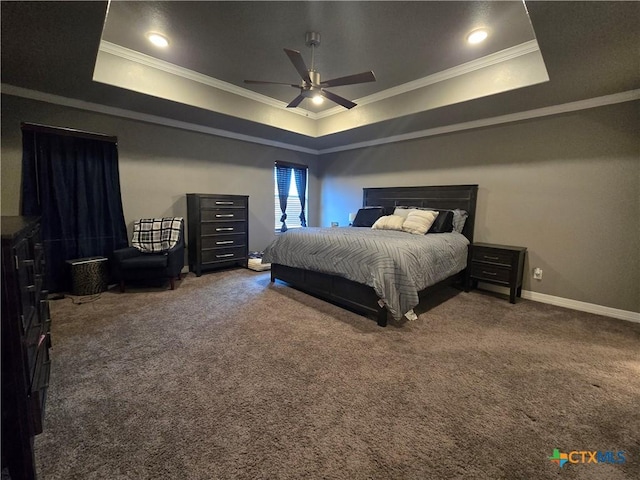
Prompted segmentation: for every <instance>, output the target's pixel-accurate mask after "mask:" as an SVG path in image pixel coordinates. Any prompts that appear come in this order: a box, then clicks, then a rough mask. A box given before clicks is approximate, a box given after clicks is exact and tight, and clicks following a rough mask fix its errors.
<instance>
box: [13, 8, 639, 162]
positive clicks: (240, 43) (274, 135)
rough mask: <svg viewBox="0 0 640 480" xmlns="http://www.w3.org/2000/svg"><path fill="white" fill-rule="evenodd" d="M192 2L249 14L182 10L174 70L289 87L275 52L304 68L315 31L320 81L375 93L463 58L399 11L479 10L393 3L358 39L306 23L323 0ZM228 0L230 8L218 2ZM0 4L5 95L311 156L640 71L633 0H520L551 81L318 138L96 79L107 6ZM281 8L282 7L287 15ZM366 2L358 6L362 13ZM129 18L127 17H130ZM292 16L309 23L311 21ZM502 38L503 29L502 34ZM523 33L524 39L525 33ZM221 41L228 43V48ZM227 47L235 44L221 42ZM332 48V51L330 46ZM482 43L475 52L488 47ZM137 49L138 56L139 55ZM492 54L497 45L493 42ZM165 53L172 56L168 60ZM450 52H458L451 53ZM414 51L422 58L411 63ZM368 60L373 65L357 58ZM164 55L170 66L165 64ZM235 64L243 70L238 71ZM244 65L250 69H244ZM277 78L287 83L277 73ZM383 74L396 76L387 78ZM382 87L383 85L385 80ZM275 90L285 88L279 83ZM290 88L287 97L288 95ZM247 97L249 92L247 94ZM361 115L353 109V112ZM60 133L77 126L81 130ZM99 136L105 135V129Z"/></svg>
mask: <svg viewBox="0 0 640 480" xmlns="http://www.w3.org/2000/svg"><path fill="white" fill-rule="evenodd" d="M129 3H130V2H118V3H117V4H113V5H111V7H114V6H116V5H117V6H120V5H125V6H126V5H129ZM174 3H175V4H180V5H183V7H194V5H191V4H189V3H188V2H163V3H160V4H159V7H158V8H159V9H160V10H162V9H163V8H164V9H169V8H173V7H177V5H174ZM202 3H203V5H199V4H198V3H196V4H195V7H196V8H200V7H202V8H204V7H205V5H206V4H209V3H212V4H215V5H218V6H219V7H220V8H231V9H233V8H240V9H248V10H249V13H247V16H245V15H244V14H243V15H239V14H236V15H235V16H230V17H229V16H226V15H221V16H219V18H216V19H213V20H212V19H207V20H205V19H204V18H200V17H201V15H199V14H198V15H196V14H194V13H193V12H194V11H195V10H193V9H192V8H186V10H187V11H186V12H185V15H191V16H192V17H193V16H195V17H197V18H195V19H194V20H193V22H191V23H190V22H187V25H189V29H188V30H189V31H188V32H186V33H185V32H183V31H182V30H181V32H182V33H180V34H177V33H176V31H175V30H173V29H172V28H173V27H172V24H169V25H168V26H167V27H168V29H167V30H166V31H167V32H168V35H169V36H170V37H171V40H172V45H173V47H172V48H174V50H171V52H174V51H175V49H178V48H179V49H181V52H182V55H180V60H179V61H180V62H181V63H182V62H184V63H182V64H183V65H185V66H187V67H188V68H190V69H193V70H195V71H200V70H201V71H202V72H204V73H206V74H209V75H217V76H218V77H220V78H221V79H225V80H226V81H228V82H230V83H233V84H236V85H238V82H239V81H240V80H242V79H244V78H251V77H254V78H265V79H273V80H276V81H277V80H285V81H288V80H289V77H288V76H287V75H291V76H292V77H293V79H295V80H297V78H296V75H295V70H294V69H293V67H292V66H291V65H290V64H289V63H288V61H287V58H286V56H285V55H284V53H283V52H282V48H283V47H289V48H296V49H300V50H301V51H302V52H303V54H304V56H305V59H307V60H308V61H309V55H308V52H307V51H306V50H307V49H306V47H305V46H304V33H305V31H306V30H308V29H314V30H318V31H320V32H321V34H322V45H321V46H320V48H319V49H318V51H317V65H318V69H323V71H322V75H323V76H324V77H325V78H327V77H330V76H332V75H336V76H341V75H344V74H349V73H355V72H358V71H362V70H368V69H372V70H374V71H376V74H377V75H378V77H379V78H380V80H379V82H377V83H376V84H375V85H362V86H359V87H358V88H360V87H366V88H385V87H384V86H385V85H388V84H393V83H396V82H403V81H406V80H407V79H410V78H411V77H415V76H416V75H418V76H419V75H424V74H428V73H429V72H431V71H433V69H442V68H446V67H447V65H452V64H456V63H458V62H460V61H463V59H462V58H461V57H459V56H456V54H455V53H452V51H451V49H450V48H449V47H450V45H449V44H448V42H444V40H443V39H444V38H449V39H451V38H454V37H455V38H456V39H459V36H458V34H457V33H455V32H453V31H452V30H451V28H449V27H447V28H445V29H444V30H445V35H448V36H446V37H442V36H441V37H438V38H434V37H431V33H432V32H433V29H434V28H435V29H437V28H439V27H432V28H431V29H429V28H426V25H427V24H428V22H426V21H425V16H426V18H427V19H429V18H435V17H437V16H438V15H440V14H438V15H436V14H435V13H434V14H430V13H429V12H428V11H427V13H425V14H424V15H423V16H419V15H413V14H411V15H409V16H410V17H411V18H409V19H407V18H403V15H404V12H405V10H404V9H405V8H409V9H411V8H425V9H434V10H433V11H436V10H437V11H440V10H447V9H450V8H453V7H455V8H454V10H457V9H460V11H461V12H462V11H467V12H468V11H472V12H473V11H474V9H479V10H478V11H480V12H482V8H480V5H482V4H480V3H476V2H409V3H405V2H390V3H391V7H388V8H390V10H387V11H386V12H385V13H384V15H382V17H383V18H380V19H378V20H379V21H378V22H377V24H378V25H380V24H382V25H384V24H385V23H386V22H388V24H389V25H392V26H393V28H392V31H391V32H389V31H386V33H384V34H383V33H382V30H381V29H383V28H384V27H379V28H380V29H379V30H377V31H375V30H371V31H369V33H367V34H364V33H362V32H364V31H366V30H367V23H365V21H363V20H362V18H364V17H361V16H358V15H354V14H344V13H341V14H339V15H338V14H336V13H335V10H331V9H329V13H328V14H326V15H329V17H332V22H329V23H326V24H323V25H319V24H315V23H311V20H313V19H314V18H315V16H316V15H318V14H317V13H316V12H315V10H314V9H316V10H317V9H320V8H321V9H328V7H329V4H328V3H326V4H325V2H282V4H281V5H277V6H278V8H280V7H282V8H284V9H285V10H286V12H287V13H285V14H283V15H284V16H282V17H279V19H278V21H277V22H276V26H275V27H274V25H271V26H267V25H266V24H265V22H264V17H261V16H258V17H254V16H253V12H256V11H257V8H258V7H260V8H262V7H265V5H268V4H264V3H262V2H258V3H254V2H222V4H217V3H215V2H202ZM227 3H229V5H226V4H227ZM371 3H377V2H371ZM503 3H504V2H495V4H493V3H492V4H491V5H489V7H491V8H504V5H502V4H503ZM0 5H1V12H0V13H1V14H0V20H1V23H2V25H1V27H2V28H1V30H0V34H1V38H2V44H1V47H2V48H1V49H0V53H1V56H2V68H1V74H2V91H3V93H9V94H15V95H22V96H27V97H30V98H44V99H45V100H46V99H49V100H50V101H60V102H63V103H64V102H67V104H74V103H73V102H76V103H75V104H77V105H78V108H84V107H83V105H94V106H96V105H98V106H104V107H105V108H116V109H122V111H127V112H135V113H137V114H140V115H152V116H154V117H162V118H165V119H167V120H168V121H170V122H186V123H189V124H191V125H195V126H201V127H203V128H206V129H219V130H221V131H222V130H224V131H229V132H237V133H241V134H246V135H252V136H255V137H259V138H264V139H268V140H270V141H277V142H282V143H287V144H290V145H294V146H299V147H302V148H309V149H314V150H322V149H328V148H334V147H339V146H341V145H350V144H353V143H356V142H366V141H371V140H375V139H380V138H383V137H386V136H390V135H402V134H407V133H411V132H416V131H420V130H422V129H433V128H441V127H446V126H447V125H452V124H459V123H463V122H469V121H474V120H478V119H483V118H487V117H496V116H500V115H507V114H513V113H517V112H523V111H527V110H532V109H540V108H543V107H549V106H553V105H559V104H564V103H567V102H576V101H581V100H585V99H591V98H594V97H601V96H605V95H612V94H618V93H620V92H629V91H635V90H637V89H640V75H639V74H638V72H640V56H639V55H638V51H639V50H640V29H638V18H640V2H597V1H588V2H573V1H572V2H549V1H542V2H527V3H526V9H527V11H528V12H529V16H530V19H531V24H532V26H533V29H534V30H535V36H536V40H537V43H538V45H539V47H540V51H541V52H542V56H543V58H544V62H545V64H546V67H547V71H548V74H549V78H550V80H549V81H548V82H545V83H540V84H537V85H533V86H530V87H526V88H521V89H517V90H512V91H507V92H504V93H500V94H496V95H492V96H487V97H484V98H477V99H473V100H469V101H465V102H461V103H458V104H453V105H449V106H445V107H442V108H437V109H432V110H429V111H423V112H419V113H415V114H412V115H408V116H405V117H402V118H396V119H390V120H387V121H381V122H379V123H377V124H370V125H365V126H362V125H360V126H358V125H357V124H354V128H353V129H351V130H349V131H344V132H340V133H337V134H333V135H327V136H324V137H321V138H310V137H308V136H305V135H300V134H296V133H292V132H290V131H287V130H284V129H281V128H278V127H274V126H269V125H266V124H260V123H256V122H252V121H250V120H243V119H241V118H238V117H234V116H231V115H227V114H223V113H220V112H215V111H210V110H205V109H202V108H198V107H196V106H189V105H184V104H180V103H176V102H175V101H168V100H166V99H162V98H157V97H154V96H151V95H145V94H142V93H136V92H133V91H130V90H124V89H122V88H119V87H115V86H112V85H106V84H102V83H97V82H94V81H93V72H94V67H95V64H96V57H97V55H98V50H99V47H100V42H101V37H102V31H103V26H104V25H105V18H106V14H107V7H108V4H107V3H105V2H98V1H88V2H83V1H75V2H17V1H9V2H2V3H1V4H0ZM506 5H507V6H508V7H514V8H515V6H519V7H520V8H521V7H522V4H521V3H519V2H510V3H508V4H506ZM130 6H131V7H135V6H138V7H140V8H146V7H149V6H150V5H146V4H144V3H143V4H142V5H141V6H140V5H138V4H131V5H130ZM287 6H288V8H285V7H287ZM374 6H375V5H374ZM334 7H336V8H337V7H339V8H343V9H347V10H348V9H351V10H353V9H356V8H357V7H363V4H361V3H356V2H346V4H345V5H342V4H341V3H338V4H334ZM368 7H369V3H368V2H367V3H366V5H364V8H368ZM208 8H210V7H208ZM296 9H307V10H308V12H307V13H306V14H305V15H306V17H299V16H297V15H294V14H293V13H291V12H294V11H295V10H296ZM494 11H495V10H494ZM190 12H191V13H190ZM332 12H334V13H332ZM454 16H455V12H454ZM458 16H460V17H462V16H463V15H462V14H460V15H458ZM131 17H132V18H133V14H132V15H131ZM494 17H495V16H494ZM494 17H492V18H494ZM158 18H162V17H158ZM171 18H174V17H171ZM300 18H307V19H309V22H305V21H303V20H300ZM443 18H444V14H443V16H442V19H441V22H442V23H443V24H444V23H445V20H443ZM496 18H497V17H496ZM401 20H402V21H401ZM371 21H375V19H373V20H372V19H370V18H367V22H371ZM403 22H406V23H403ZM503 23H504V22H503ZM436 24H438V22H436ZM141 28H144V29H146V28H147V27H146V26H143V27H140V26H136V28H135V30H134V29H130V32H131V33H130V34H131V35H133V36H136V35H137V32H139V31H140V30H141ZM459 28H460V30H461V31H464V30H465V29H466V28H467V27H463V26H462V25H461V26H460V27H459ZM493 28H494V27H492V29H493ZM527 28H528V27H527ZM215 29H223V30H224V31H226V32H229V33H228V36H224V35H223V36H222V40H220V41H222V42H223V45H224V46H223V48H220V47H216V46H215V45H211V44H209V45H204V46H199V45H192V44H190V43H184V42H183V40H182V38H183V37H182V35H186V36H185V37H184V38H191V37H189V35H192V36H193V38H205V37H206V36H207V35H208V33H207V31H208V30H215ZM202 30H204V32H203V31H202ZM275 31H279V32H284V33H283V37H282V38H277V37H276V34H275V33H274V32H275ZM133 32H136V33H135V34H134V33H133ZM500 32H505V30H504V29H500ZM529 33H531V32H530V30H529ZM272 37H273V38H272ZM346 37H354V38H356V39H357V40H356V41H353V40H350V41H346V40H345V38H346ZM136 38H137V39H136V40H129V41H128V42H129V43H127V44H126V45H128V46H129V47H130V48H132V49H135V48H140V50H142V51H143V53H147V54H148V55H158V53H157V52H155V51H151V50H149V49H148V48H149V47H148V46H146V45H145V46H144V47H142V46H140V47H136V46H135V44H134V43H133V42H136V41H140V40H139V37H136ZM230 38H233V39H234V41H233V42H231V40H230ZM492 38H495V36H494V37H492ZM416 39H418V40H416ZM505 41H506V40H505ZM225 42H226V43H225ZM395 42H398V43H395ZM230 43H232V44H233V45H232V46H230V45H229V44H230ZM445 43H446V45H445ZM336 44H338V45H340V47H336V46H335V45H336ZM332 45H333V46H332ZM397 45H400V47H398V46H397ZM417 45H420V46H421V47H422V48H423V49H424V55H425V56H424V57H419V55H418V54H417V53H415V51H416V50H413V51H414V53H413V54H410V55H409V54H408V55H404V51H405V48H406V49H415V48H416V46H417ZM488 45H489V44H487V47H483V48H489V47H488ZM144 48H147V50H146V51H144ZM228 48H233V49H237V50H236V51H237V52H240V53H236V54H235V56H234V55H229V54H228V53H227V52H228V51H229V50H227V49H228ZM491 48H500V47H498V46H495V45H494V46H493V47H491ZM202 52H204V53H202ZM445 52H446V53H445ZM166 54H169V53H166ZM166 54H165V55H166ZM173 54H175V53H171V55H173ZM457 55H460V51H459V50H458V53H457ZM416 56H417V57H419V58H425V59H428V60H417V59H415V58H413V57H416ZM366 58H371V59H372V60H366ZM397 58H404V59H405V60H407V65H404V66H402V67H396V68H395V69H394V68H390V69H389V73H388V74H386V73H385V74H384V75H383V74H382V73H384V72H385V70H384V68H385V67H381V66H380V64H379V65H378V66H376V64H372V62H389V64H392V63H393V62H394V61H396V60H397ZM363 59H365V60H364V61H363V63H358V62H360V61H362V60H363ZM373 59H375V60H373ZM165 60H167V61H172V60H171V59H170V58H165ZM230 60H231V61H230ZM173 61H176V62H177V61H178V60H173ZM278 62H279V63H278ZM343 62H344V63H343ZM236 64H237V65H236ZM217 65H221V66H224V67H223V68H224V71H223V70H215V68H216V66H217ZM241 65H244V66H242V67H240V66H241ZM325 68H326V69H327V70H326V71H325V70H324V69H325ZM380 68H382V70H380ZM250 69H253V70H251V71H249V70H250ZM381 72H382V73H381ZM394 75H395V77H394ZM405 75H406V76H405ZM285 76H287V77H286V78H283V77H285ZM403 76H404V78H403ZM390 78H394V80H393V81H391V80H390ZM387 81H389V82H390V83H388V84H386V83H383V82H387ZM269 88H271V89H273V88H276V87H269ZM283 88H285V90H286V87H283ZM353 88H356V87H353ZM348 89H351V87H339V89H338V88H337V89H336V93H338V94H341V95H352V94H353V96H354V98H356V97H359V96H361V95H365V94H367V93H366V92H367V91H365V90H354V91H350V90H348ZM291 90H292V91H294V93H295V90H293V89H291ZM256 91H258V89H257V88H256ZM260 93H263V94H265V95H272V96H274V97H276V96H279V95H283V99H284V100H283V101H286V99H288V98H289V97H288V94H286V93H283V92H282V91H281V90H270V91H263V90H260ZM89 108H93V107H89ZM359 108H360V107H357V108H355V109H353V110H354V111H356V110H358V109H359ZM25 120H27V121H28V120H29V119H25ZM68 126H71V127H74V128H82V125H68ZM104 133H107V134H113V133H114V132H104Z"/></svg>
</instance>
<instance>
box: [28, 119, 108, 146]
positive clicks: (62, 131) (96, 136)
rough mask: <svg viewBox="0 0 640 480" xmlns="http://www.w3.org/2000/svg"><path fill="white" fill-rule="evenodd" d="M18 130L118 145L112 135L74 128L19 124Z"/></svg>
mask: <svg viewBox="0 0 640 480" xmlns="http://www.w3.org/2000/svg"><path fill="white" fill-rule="evenodd" d="M20 128H21V129H22V130H28V131H31V132H39V133H54V134H56V135H66V136H69V137H76V138H87V139H90V140H102V141H103V142H112V143H115V144H117V143H118V137H114V136H112V135H105V134H103V133H93V132H85V131H83V130H76V129H74V128H64V127H52V126H50V125H40V124H38V123H28V122H22V123H20Z"/></svg>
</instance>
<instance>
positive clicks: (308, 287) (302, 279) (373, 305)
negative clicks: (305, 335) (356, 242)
mask: <svg viewBox="0 0 640 480" xmlns="http://www.w3.org/2000/svg"><path fill="white" fill-rule="evenodd" d="M276 279H277V280H281V281H283V282H286V283H288V284H289V285H291V286H292V287H295V288H297V289H299V290H302V291H304V292H307V293H310V294H312V295H314V296H317V297H320V298H322V299H323V300H328V301H330V302H334V303H336V304H338V305H340V306H343V307H346V308H350V309H353V310H355V311H357V312H358V313H360V314H364V315H374V316H375V318H376V321H377V322H378V325H380V326H381V327H386V326H387V309H386V308H384V307H380V305H379V304H378V300H379V299H378V296H377V295H376V293H375V291H374V290H373V288H372V287H369V286H368V285H363V284H361V283H357V282H353V281H351V280H347V279H346V278H342V277H339V276H336V275H329V274H326V273H321V272H314V271H310V270H302V269H300V268H293V267H287V266H285V265H279V264H277V263H272V264H271V281H272V282H274V281H275V280H276Z"/></svg>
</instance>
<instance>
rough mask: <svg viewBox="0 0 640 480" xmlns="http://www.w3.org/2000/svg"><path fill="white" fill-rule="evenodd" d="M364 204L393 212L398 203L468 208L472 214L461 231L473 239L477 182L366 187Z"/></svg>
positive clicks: (387, 212) (414, 205)
mask: <svg viewBox="0 0 640 480" xmlns="http://www.w3.org/2000/svg"><path fill="white" fill-rule="evenodd" d="M362 191H363V196H362V205H363V206H365V207H384V209H385V215H391V214H392V213H393V210H394V208H395V207H397V206H403V207H431V208H435V209H437V208H446V209H450V210H453V209H456V208H459V209H461V210H466V211H467V212H468V213H469V217H468V218H467V221H466V223H465V224H464V230H463V231H462V234H463V235H464V236H465V237H467V238H468V239H469V241H470V242H473V230H474V227H475V221H476V200H477V197H478V185H435V186H428V187H379V188H363V189H362Z"/></svg>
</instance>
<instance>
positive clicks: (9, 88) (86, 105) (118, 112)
mask: <svg viewBox="0 0 640 480" xmlns="http://www.w3.org/2000/svg"><path fill="white" fill-rule="evenodd" d="M1 93H2V94H6V95H13V96H15V97H22V98H27V99H30V100H38V101H40V102H46V103H52V104H55V105H62V106H65V107H71V108H77V109H80V110H87V111H90V112H96V113H103V114H105V115H112V116H114V117H122V118H128V119H131V120H139V121H141V122H147V123H153V124H157V125H163V126H167V127H174V128H179V129H182V130H189V131H193V132H199V133H206V134H208V135H215V136H218V137H225V138H232V139H234V140H241V141H243V142H250V143H259V144H261V145H267V146H269V147H277V148H284V149H286V150H294V151H296V152H302V153H310V154H312V155H317V154H318V150H314V149H311V148H305V147H299V146H297V145H291V144H289V143H284V142H276V141H274V140H267V139H265V138H260V137H253V136H251V135H244V134H241V133H236V132H230V131H228V130H221V129H219V128H212V127H207V126H204V125H197V124H195V123H190V122H183V121H180V120H173V119H170V118H165V117H160V116H158V115H150V114H147V113H140V112H134V111H132V110H126V109H124V108H117V107H109V106H107V105H101V104H99V103H93V102H85V101H84V100H78V99H75V98H69V97H62V96H60V95H53V94H51V93H45V92H39V91H37V90H29V89H27V88H22V87H16V86H14V85H9V84H6V83H3V84H1Z"/></svg>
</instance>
